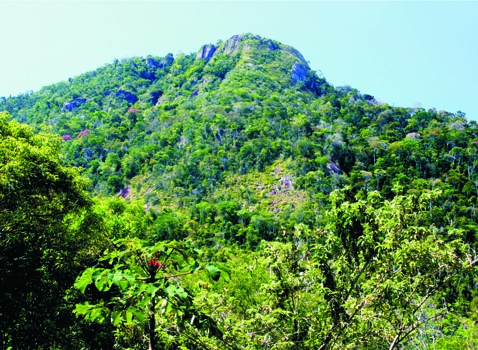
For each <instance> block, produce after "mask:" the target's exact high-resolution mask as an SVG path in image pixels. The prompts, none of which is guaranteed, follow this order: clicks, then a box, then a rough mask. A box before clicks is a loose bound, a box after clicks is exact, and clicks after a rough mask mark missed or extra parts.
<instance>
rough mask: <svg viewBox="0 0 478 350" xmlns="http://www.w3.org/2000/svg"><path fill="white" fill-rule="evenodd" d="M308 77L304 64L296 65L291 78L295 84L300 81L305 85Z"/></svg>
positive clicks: (293, 67)
mask: <svg viewBox="0 0 478 350" xmlns="http://www.w3.org/2000/svg"><path fill="white" fill-rule="evenodd" d="M308 76H309V74H308V72H307V68H305V67H304V66H303V65H302V63H294V65H293V66H292V69H291V78H292V82H293V83H294V84H295V83H297V82H299V81H302V82H304V83H305V82H306V80H307V78H308Z"/></svg>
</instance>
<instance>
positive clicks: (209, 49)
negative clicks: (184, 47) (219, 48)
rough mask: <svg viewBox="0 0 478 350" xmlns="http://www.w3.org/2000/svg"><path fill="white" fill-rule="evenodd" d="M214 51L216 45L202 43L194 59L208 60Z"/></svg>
mask: <svg viewBox="0 0 478 350" xmlns="http://www.w3.org/2000/svg"><path fill="white" fill-rule="evenodd" d="M214 52H216V47H215V46H214V45H213V44H207V45H204V46H203V47H202V48H201V50H199V52H198V53H197V55H196V59H203V60H207V61H209V60H210V59H211V58H212V56H213V55H214Z"/></svg>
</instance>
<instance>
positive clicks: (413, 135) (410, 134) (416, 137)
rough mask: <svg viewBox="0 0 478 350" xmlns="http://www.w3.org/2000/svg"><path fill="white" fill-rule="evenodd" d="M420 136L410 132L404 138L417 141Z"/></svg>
mask: <svg viewBox="0 0 478 350" xmlns="http://www.w3.org/2000/svg"><path fill="white" fill-rule="evenodd" d="M421 136H422V135H420V134H419V133H416V132H411V133H409V134H407V136H405V137H406V138H407V139H419V138H420V137H421Z"/></svg>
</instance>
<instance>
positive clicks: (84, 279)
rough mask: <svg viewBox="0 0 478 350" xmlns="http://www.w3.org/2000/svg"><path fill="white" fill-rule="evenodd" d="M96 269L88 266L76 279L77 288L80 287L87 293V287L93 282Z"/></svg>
mask: <svg viewBox="0 0 478 350" xmlns="http://www.w3.org/2000/svg"><path fill="white" fill-rule="evenodd" d="M95 270H96V269H94V268H91V267H90V268H87V269H86V270H85V271H83V273H82V274H81V275H80V276H79V277H78V278H77V279H76V281H75V288H77V289H79V290H80V291H81V293H83V294H85V289H86V287H88V285H89V284H90V283H91V282H92V278H93V273H94V272H95Z"/></svg>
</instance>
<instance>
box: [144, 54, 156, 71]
mask: <svg viewBox="0 0 478 350" xmlns="http://www.w3.org/2000/svg"><path fill="white" fill-rule="evenodd" d="M146 65H147V66H148V67H149V68H155V69H156V68H159V62H158V61H156V60H155V59H154V58H151V57H150V58H147V59H146Z"/></svg>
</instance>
